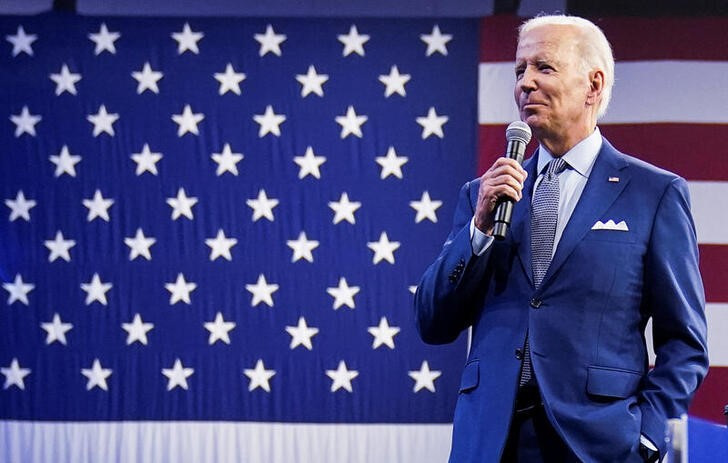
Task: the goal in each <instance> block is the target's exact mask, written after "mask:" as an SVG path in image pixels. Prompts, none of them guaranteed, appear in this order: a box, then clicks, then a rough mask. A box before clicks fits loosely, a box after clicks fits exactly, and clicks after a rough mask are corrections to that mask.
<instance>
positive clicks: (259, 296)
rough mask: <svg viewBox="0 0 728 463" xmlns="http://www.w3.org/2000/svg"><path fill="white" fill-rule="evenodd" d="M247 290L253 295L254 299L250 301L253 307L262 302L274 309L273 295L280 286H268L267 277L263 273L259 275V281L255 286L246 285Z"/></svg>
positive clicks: (272, 284)
mask: <svg viewBox="0 0 728 463" xmlns="http://www.w3.org/2000/svg"><path fill="white" fill-rule="evenodd" d="M245 289H246V290H248V291H250V293H251V294H252V295H253V299H252V300H251V301H250V305H251V306H252V307H255V306H257V305H258V304H260V303H261V302H262V303H264V304H266V305H268V306H269V307H273V293H275V292H276V291H278V285H277V284H275V283H271V284H268V282H267V281H266V279H265V275H263V274H262V273H261V274H260V275H258V281H257V282H256V283H255V284H254V285H251V284H248V285H245Z"/></svg>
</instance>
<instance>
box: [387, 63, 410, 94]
mask: <svg viewBox="0 0 728 463" xmlns="http://www.w3.org/2000/svg"><path fill="white" fill-rule="evenodd" d="M411 78H412V76H410V75H409V74H400V73H399V69H398V68H397V66H396V65H394V66H392V68H391V69H390V70H389V74H388V75H387V74H383V75H381V76H379V81H380V82H381V83H383V84H384V85H385V89H384V96H385V97H387V98H389V97H390V96H392V95H394V94H395V93H396V94H398V95H402V96H407V91H405V89H404V85H405V84H406V83H407V82H409V81H410V79H411Z"/></svg>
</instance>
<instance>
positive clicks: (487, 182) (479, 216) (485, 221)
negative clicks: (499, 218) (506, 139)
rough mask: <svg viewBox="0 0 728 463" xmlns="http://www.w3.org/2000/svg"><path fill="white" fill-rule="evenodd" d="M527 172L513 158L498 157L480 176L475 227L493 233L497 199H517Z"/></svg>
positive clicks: (486, 232) (489, 234)
mask: <svg viewBox="0 0 728 463" xmlns="http://www.w3.org/2000/svg"><path fill="white" fill-rule="evenodd" d="M527 175H528V174H527V173H526V171H525V170H523V167H521V165H520V164H518V162H516V160H515V159H509V158H505V157H501V158H498V159H497V160H496V161H495V162H494V163H493V165H492V166H490V169H488V170H487V171H485V173H484V174H483V175H482V176H481V177H480V189H479V190H478V204H477V206H476V207H475V227H476V228H477V229H478V230H480V231H482V232H483V233H485V234H486V235H488V236H491V235H492V234H493V224H494V216H495V208H496V206H497V205H498V201H499V200H500V199H503V198H509V199H512V200H513V201H516V202H517V201H519V200H520V199H521V197H522V194H521V191H522V190H523V182H524V181H525V180H526V176H527Z"/></svg>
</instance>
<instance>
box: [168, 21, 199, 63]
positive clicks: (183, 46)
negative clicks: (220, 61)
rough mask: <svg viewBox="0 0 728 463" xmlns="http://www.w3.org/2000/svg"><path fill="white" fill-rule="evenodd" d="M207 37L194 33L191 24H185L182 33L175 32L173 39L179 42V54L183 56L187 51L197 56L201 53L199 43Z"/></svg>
mask: <svg viewBox="0 0 728 463" xmlns="http://www.w3.org/2000/svg"><path fill="white" fill-rule="evenodd" d="M204 36H205V34H204V33H202V32H192V29H190V24H189V23H185V25H184V26H183V27H182V32H173V33H172V35H171V37H172V38H173V39H174V40H176V41H177V54H178V55H181V54H182V53H184V52H186V51H188V50H189V51H191V52H192V53H194V54H195V55H197V54H199V53H200V49H199V48H197V42H199V41H200V40H201V39H202V38H203V37H204Z"/></svg>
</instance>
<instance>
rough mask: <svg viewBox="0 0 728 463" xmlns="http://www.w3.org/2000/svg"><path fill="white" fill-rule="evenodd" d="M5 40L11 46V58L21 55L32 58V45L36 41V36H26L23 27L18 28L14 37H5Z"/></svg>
mask: <svg viewBox="0 0 728 463" xmlns="http://www.w3.org/2000/svg"><path fill="white" fill-rule="evenodd" d="M5 40H7V41H8V42H10V43H11V44H13V58H15V57H16V56H18V55H19V54H21V53H25V54H27V55H29V56H33V46H32V44H33V42H35V41H36V40H38V36H37V35H35V34H26V33H25V29H23V26H18V31H17V32H16V33H15V35H6V36H5Z"/></svg>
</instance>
